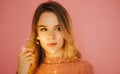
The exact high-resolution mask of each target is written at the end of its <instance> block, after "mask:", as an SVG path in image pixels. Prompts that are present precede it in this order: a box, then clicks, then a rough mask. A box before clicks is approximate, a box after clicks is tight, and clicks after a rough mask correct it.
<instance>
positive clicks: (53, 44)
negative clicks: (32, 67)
mask: <svg viewBox="0 0 120 74" xmlns="http://www.w3.org/2000/svg"><path fill="white" fill-rule="evenodd" d="M47 45H48V46H56V45H57V43H48V44H47Z"/></svg>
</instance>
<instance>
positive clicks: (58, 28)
mask: <svg viewBox="0 0 120 74" xmlns="http://www.w3.org/2000/svg"><path fill="white" fill-rule="evenodd" d="M48 30H49V29H47V28H40V31H42V32H44V31H48ZM54 30H55V31H60V30H61V28H60V27H57V28H55V29H54Z"/></svg>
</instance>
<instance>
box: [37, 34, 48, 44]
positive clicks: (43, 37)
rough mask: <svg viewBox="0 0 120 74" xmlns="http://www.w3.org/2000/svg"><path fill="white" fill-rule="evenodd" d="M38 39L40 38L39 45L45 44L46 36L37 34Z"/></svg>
mask: <svg viewBox="0 0 120 74" xmlns="http://www.w3.org/2000/svg"><path fill="white" fill-rule="evenodd" d="M39 38H40V43H43V42H46V39H47V35H46V34H39Z"/></svg>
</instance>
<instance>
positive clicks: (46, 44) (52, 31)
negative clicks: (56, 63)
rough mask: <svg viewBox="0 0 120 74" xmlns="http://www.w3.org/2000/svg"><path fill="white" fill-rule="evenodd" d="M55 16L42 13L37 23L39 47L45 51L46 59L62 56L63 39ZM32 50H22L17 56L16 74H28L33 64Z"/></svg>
mask: <svg viewBox="0 0 120 74" xmlns="http://www.w3.org/2000/svg"><path fill="white" fill-rule="evenodd" d="M60 31H61V29H60V26H59V22H58V19H57V16H56V15H55V14H54V13H52V12H44V13H42V15H41V16H40V19H39V21H38V29H37V32H38V37H37V39H39V41H40V45H41V46H42V48H43V49H44V50H45V54H46V57H59V56H62V47H63V44H64V39H63V37H62V35H61V32H60ZM34 57H35V56H34V54H33V50H32V49H30V48H25V47H23V48H22V51H21V52H20V54H19V55H18V74H28V71H29V69H30V66H31V65H32V63H33V62H34V60H35V59H34Z"/></svg>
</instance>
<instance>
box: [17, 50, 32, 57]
mask: <svg viewBox="0 0 120 74" xmlns="http://www.w3.org/2000/svg"><path fill="white" fill-rule="evenodd" d="M23 49H24V50H22V51H21V52H20V54H19V56H21V55H24V54H25V53H27V52H32V53H33V50H32V49H31V48H23Z"/></svg>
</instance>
